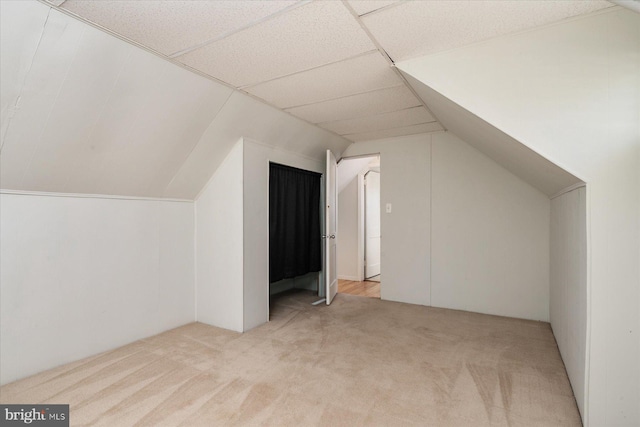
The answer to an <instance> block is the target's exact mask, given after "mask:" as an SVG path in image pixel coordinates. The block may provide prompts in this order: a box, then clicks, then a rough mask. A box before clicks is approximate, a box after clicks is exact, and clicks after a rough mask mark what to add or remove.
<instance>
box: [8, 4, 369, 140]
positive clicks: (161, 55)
mask: <svg viewBox="0 0 640 427" xmlns="http://www.w3.org/2000/svg"><path fill="white" fill-rule="evenodd" d="M0 1H2V0H0ZM36 1H38V2H40V3H43V4H45V5H46V6H47V7H49V8H51V9H55V10H56V11H58V12H60V13H63V14H65V15H67V16H69V17H71V18H73V19H75V20H77V21H80V22H82V23H84V24H86V25H89V26H90V27H93V28H95V29H97V30H99V31H102V32H104V33H107V34H109V35H110V36H113V37H115V38H117V39H119V40H122V41H123V42H125V43H128V44H130V45H133V46H135V47H137V48H139V49H142V50H144V51H145V52H147V53H150V54H152V55H155V56H157V57H158V58H160V59H162V60H164V61H167V62H169V63H171V64H173V65H175V66H177V67H180V68H182V69H184V70H186V71H189V72H191V73H193V74H196V75H198V76H200V77H202V78H204V79H207V80H210V81H212V82H214V83H218V84H220V85H222V86H224V87H227V88H229V89H231V90H233V91H236V92H238V93H241V94H243V95H246V96H248V97H250V98H251V99H253V100H255V101H258V102H260V103H261V104H264V105H268V106H269V107H271V108H275V109H276V110H278V111H282V112H283V113H285V114H288V115H289V116H291V117H293V118H295V119H296V120H300V121H302V122H304V123H307V124H309V125H311V126H315V127H317V128H319V127H318V126H317V125H316V124H315V123H311V122H310V121H308V120H305V119H303V118H301V117H298V116H296V115H294V114H291V113H290V112H288V111H285V110H284V109H283V108H280V107H278V106H276V105H273V104H271V103H269V102H267V101H266V100H264V99H262V98H260V97H258V96H255V95H253V94H252V93H249V92H246V91H244V90H241V89H239V88H237V87H235V86H232V85H230V84H229V83H227V82H225V81H222V80H220V79H217V78H215V77H213V76H211V75H209V74H207V73H205V72H203V71H200V70H198V69H196V68H193V67H191V66H189V65H187V64H184V63H182V62H180V61H177V60H175V59H173V58H169V57H168V56H167V55H165V54H164V53H161V52H158V51H157V50H154V49H152V48H150V47H148V46H145V45H143V44H141V43H138V42H137V41H135V40H132V39H130V38H128V37H125V36H123V35H121V34H118V33H116V32H115V31H112V30H110V29H108V28H106V27H103V26H102V25H100V24H96V23H95V22H93V21H89V20H87V19H85V18H83V17H82V16H80V15H76V14H75V13H73V12H70V11H68V10H67V9H63V8H60V7H58V6H55V5H53V4H51V3H48V2H47V1H46V0H36ZM371 52H373V51H371ZM321 129H322V130H323V131H325V132H328V133H330V134H332V135H333V136H336V137H338V138H341V139H344V138H343V137H342V136H341V135H338V134H337V133H335V132H332V131H330V130H327V129H324V128H321Z"/></svg>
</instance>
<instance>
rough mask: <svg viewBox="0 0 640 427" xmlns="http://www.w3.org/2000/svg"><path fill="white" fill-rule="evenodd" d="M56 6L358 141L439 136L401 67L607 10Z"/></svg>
mask: <svg viewBox="0 0 640 427" xmlns="http://www.w3.org/2000/svg"><path fill="white" fill-rule="evenodd" d="M50 1H54V0H50ZM56 3H57V4H59V5H60V7H61V8H63V9H64V10H65V11H68V12H70V13H73V14H75V15H76V16H78V17H80V18H82V19H86V20H87V21H90V22H93V23H95V24H97V25H100V26H102V27H104V28H107V29H109V30H111V31H113V32H115V33H117V34H119V35H121V36H123V37H125V38H127V39H130V40H133V41H135V42H137V43H140V44H141V45H143V46H145V47H147V48H149V49H151V50H154V51H155V52H158V53H159V54H161V55H163V56H165V57H166V58H167V59H171V60H173V61H176V62H179V63H182V64H185V65H187V66H189V67H192V68H194V69H196V70H199V71H200V72H202V73H204V74H206V75H208V76H210V77H211V78H213V79H216V80H219V81H222V82H224V83H226V84H228V85H230V86H232V87H234V88H236V89H239V90H241V91H243V92H246V93H249V94H252V95H254V96H256V97H258V98H260V99H262V100H264V101H266V102H267V103H269V104H271V105H273V106H276V107H278V108H281V109H284V110H285V111H287V112H289V113H291V114H293V115H295V116H298V117H300V118H302V119H304V120H306V121H308V122H310V123H314V124H317V125H318V126H320V127H323V128H325V129H329V130H331V131H333V132H336V133H338V134H340V135H342V136H344V137H345V138H347V139H349V140H351V141H362V140H367V139H377V138H384V137H389V136H400V135H410V134H415V133H422V132H429V131H437V130H442V126H441V124H440V123H438V121H437V119H436V116H434V115H433V114H431V112H430V111H429V109H428V107H427V106H426V105H425V104H424V103H423V102H422V101H421V100H420V98H419V97H417V96H416V94H415V93H413V91H412V90H411V88H410V86H409V85H407V84H406V82H405V81H404V79H403V78H402V76H401V75H400V74H399V73H397V72H396V71H395V70H394V68H393V67H392V66H393V63H394V61H399V60H404V59H407V58H410V57H412V56H418V55H424V54H427V53H433V52H439V51H443V50H447V49H451V48H454V47H458V46H462V45H465V44H470V43H475V42H478V41H481V40H485V39H487V38H491V37H496V36H499V35H503V34H507V33H511V32H514V31H522V30H526V29H528V28H532V27H535V26H538V25H543V24H547V23H550V22H556V21H559V20H562V19H566V18H569V17H572V16H576V15H579V14H583V13H589V12H592V11H594V10H598V9H601V8H605V7H610V6H611V4H610V3H609V2H606V1H600V0H594V1H563V0H561V1H548V0H535V1H526V2H518V1H472V2H469V1H450V0H447V1H393V0H391V1H388V0H381V1H380V0H375V1H372V0H348V1H346V0H345V1H337V0H336V1H323V0H316V1H310V0H302V1H282V0H278V1H251V0H233V1H229V0H225V1H196V0H192V1H167V0H160V1H159V0H145V1H118V0H102V1H92V0H66V1H62V2H61V1H60V0H57V1H56ZM385 114H389V115H390V116H384V115H385ZM380 116H382V117H380ZM389 117H391V119H390V118H389ZM372 122H375V124H376V126H375V127H371V126H370V124H371V123H372Z"/></svg>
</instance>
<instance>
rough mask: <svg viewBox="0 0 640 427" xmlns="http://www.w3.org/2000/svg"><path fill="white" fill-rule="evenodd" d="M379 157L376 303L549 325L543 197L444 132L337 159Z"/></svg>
mask: <svg viewBox="0 0 640 427" xmlns="http://www.w3.org/2000/svg"><path fill="white" fill-rule="evenodd" d="M378 152H379V153H381V159H380V162H381V195H380V197H381V207H382V208H384V206H385V204H386V203H389V202H390V203H392V213H391V214H387V213H385V211H384V209H381V211H382V213H381V225H382V275H381V276H382V277H381V279H382V283H383V286H382V288H381V290H382V298H383V299H392V300H396V301H402V302H408V303H414V304H423V305H433V306H438V307H446V308H454V309H461V310H469V311H476V312H480V313H490V314H497V315H502V316H513V317H519V318H525V319H535V320H548V319H549V308H548V307H549V212H550V201H549V198H548V197H547V196H546V195H545V194H543V193H541V192H540V191H539V190H537V189H535V188H534V187H532V186H531V185H529V184H528V183H525V182H524V181H522V180H521V179H520V178H518V177H516V176H515V175H513V174H511V173H510V172H509V171H507V170H506V169H504V168H503V167H502V166H500V165H498V164H497V163H495V162H494V161H493V160H491V159H489V158H488V157H486V156H485V155H484V154H482V153H480V152H479V151H477V150H476V149H474V148H472V147H471V146H469V145H468V144H467V143H465V142H464V141H462V140H461V139H459V138H458V137H456V136H455V135H453V134H451V133H449V132H435V133H430V134H422V135H414V136H411V137H403V138H392V139H387V140H377V141H369V142H359V143H355V144H353V145H351V146H350V147H349V148H348V149H347V150H346V152H345V153H344V155H345V156H348V155H360V154H369V153H378ZM341 221H342V218H341V217H340V218H339V223H340V222H341ZM388 287H391V288H392V289H390V290H387V288H388Z"/></svg>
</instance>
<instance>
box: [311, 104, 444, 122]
mask: <svg viewBox="0 0 640 427" xmlns="http://www.w3.org/2000/svg"><path fill="white" fill-rule="evenodd" d="M415 108H424V106H422V105H416V106H413V107H404V108H400V109H399V110H393V111H388V112H386V113H376V114H371V115H369V116H365V117H366V118H370V117H376V116H384V115H386V114H392V113H398V112H400V111H407V110H413V109H415ZM352 120H354V119H340V120H331V121H328V122H318V123H317V125H318V126H322V125H326V124H334V123H342V122H350V121H352ZM435 121H437V120H431V121H429V122H425V123H431V122H435Z"/></svg>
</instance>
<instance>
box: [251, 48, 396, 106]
mask: <svg viewBox="0 0 640 427" xmlns="http://www.w3.org/2000/svg"><path fill="white" fill-rule="evenodd" d="M400 84H402V80H401V79H400V77H398V75H397V74H396V73H395V71H393V69H392V68H391V67H390V66H389V64H388V62H387V60H386V59H384V58H383V57H382V55H381V54H380V52H378V51H374V52H371V53H368V54H366V55H362V56H357V57H355V58H351V59H347V60H345V61H341V62H336V63H334V64H329V65H325V66H323V67H319V68H314V69H312V70H309V71H303V72H302V73H297V74H293V75H290V76H287V77H282V78H280V79H276V80H271V81H269V82H266V83H261V84H259V85H256V86H251V87H248V88H245V90H246V91H247V92H249V93H251V94H253V95H255V96H257V97H259V98H262V99H264V100H265V101H267V102H269V103H270V104H272V105H275V106H276V107H279V108H290V107H295V106H300V105H306V104H311V103H315V102H320V101H326V100H329V99H334V98H341V97H344V96H349V95H355V94H357V93H362V92H370V91H372V90H376V89H384V88H387V87H392V86H398V85H400Z"/></svg>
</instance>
